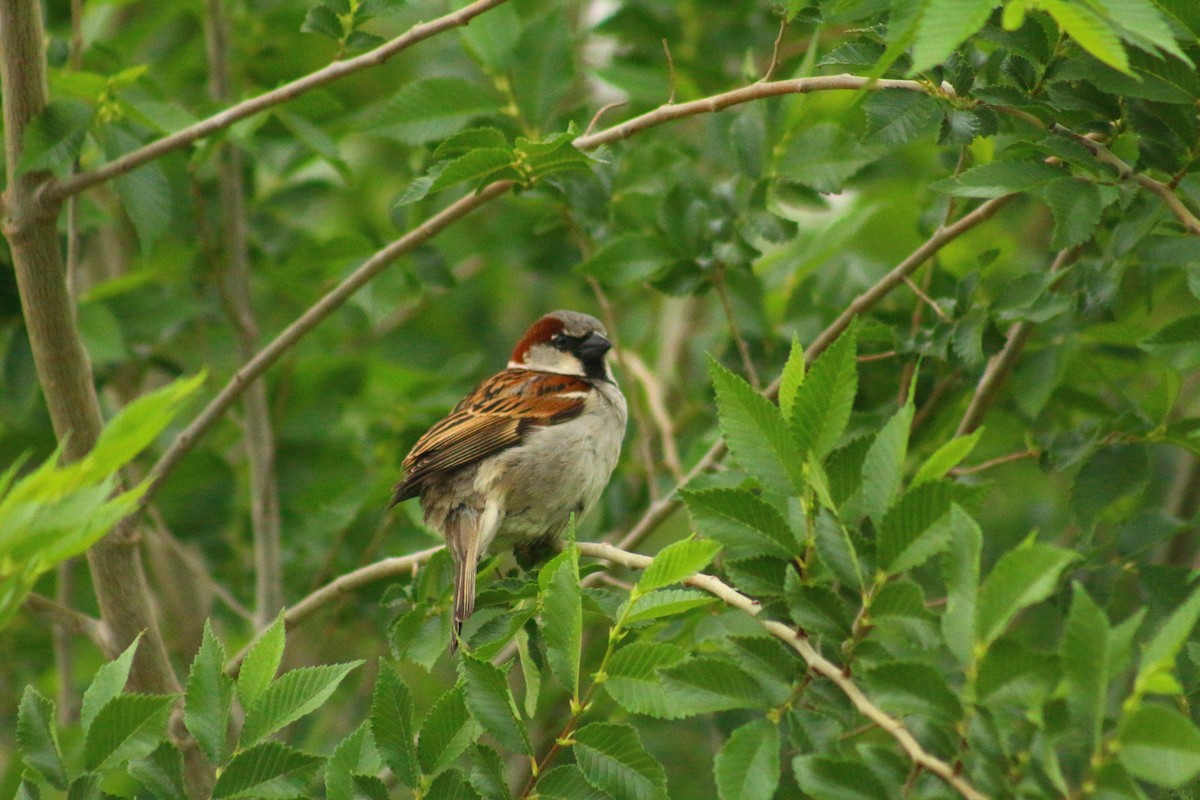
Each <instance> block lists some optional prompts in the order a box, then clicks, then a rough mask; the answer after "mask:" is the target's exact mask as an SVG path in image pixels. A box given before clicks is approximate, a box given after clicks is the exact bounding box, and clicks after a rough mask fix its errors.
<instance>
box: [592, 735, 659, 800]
mask: <svg viewBox="0 0 1200 800" xmlns="http://www.w3.org/2000/svg"><path fill="white" fill-rule="evenodd" d="M573 738H574V740H575V744H574V747H573V748H572V749H573V750H574V752H575V763H576V764H578V765H579V769H580V771H581V772H582V773H583V777H584V778H585V779H586V780H587V782H588V783H590V784H591V785H592V786H594V787H596V788H597V789H599V790H600V791H602V792H605V793H606V794H608V795H610V796H611V797H612V798H613V800H667V776H666V774H665V773H664V772H663V768H662V767H661V766H660V765H659V763H658V762H657V761H655V760H654V758H653V757H652V756H651V755H650V754H649V753H647V752H646V749H645V748H644V747H643V746H642V742H641V740H640V739H639V738H638V735H637V731H635V730H634V729H633V728H631V727H630V726H628V725H620V724H613V723H609V722H593V723H591V724H590V725H585V726H584V727H582V728H580V729H579V730H578V731H576V732H575V735H574V737H573Z"/></svg>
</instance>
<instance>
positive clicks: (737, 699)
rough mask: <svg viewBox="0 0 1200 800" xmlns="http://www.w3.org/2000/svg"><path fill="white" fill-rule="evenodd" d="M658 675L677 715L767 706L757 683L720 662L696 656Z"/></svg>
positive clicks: (719, 659)
mask: <svg viewBox="0 0 1200 800" xmlns="http://www.w3.org/2000/svg"><path fill="white" fill-rule="evenodd" d="M661 675H662V680H663V682H662V686H663V689H664V690H665V691H667V692H669V693H670V694H671V695H673V696H674V697H675V698H676V702H677V703H678V704H679V706H680V708H679V712H678V713H679V714H680V715H686V716H692V715H695V714H709V713H712V712H714V711H725V710H728V709H732V708H766V707H767V706H768V705H770V701H769V698H767V697H766V695H765V694H764V693H763V690H762V687H761V686H759V685H758V682H757V681H755V680H754V679H753V678H752V677H750V676H749V675H747V674H746V672H745V671H744V670H743V669H742V668H741V667H739V666H738V665H737V664H736V663H734V662H732V661H729V660H727V659H724V658H719V657H715V656H711V657H710V656H699V657H696V658H692V659H689V660H688V661H685V662H683V663H682V664H679V665H677V666H674V667H670V668H668V669H664V670H663V671H662V673H661Z"/></svg>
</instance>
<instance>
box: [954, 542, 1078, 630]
mask: <svg viewBox="0 0 1200 800" xmlns="http://www.w3.org/2000/svg"><path fill="white" fill-rule="evenodd" d="M1078 559H1079V554H1078V553H1074V552H1071V551H1070V550H1064V549H1062V548H1061V547H1055V546H1054V545H1049V544H1038V543H1035V542H1034V541H1032V539H1027V540H1026V541H1025V542H1023V543H1022V544H1021V546H1020V547H1018V548H1016V549H1015V550H1010V551H1009V552H1007V553H1005V554H1004V555H1003V556H1001V558H1000V560H999V561H997V562H996V566H995V567H993V568H992V571H991V572H990V573H988V576H987V578H986V579H985V580H984V582H983V587H982V588H981V589H980V590H979V604H978V607H977V610H976V622H975V626H976V629H975V641H976V642H977V646H978V647H982V648H984V649H986V648H987V647H989V646H990V645H991V643H992V642H994V641H995V640H996V639H997V638H999V636H1000V634H1002V633H1003V632H1004V629H1005V628H1007V627H1008V624H1009V623H1010V622H1011V621H1012V619H1013V617H1015V616H1016V615H1017V614H1018V613H1019V612H1020V611H1021V610H1022V609H1024V608H1026V607H1028V606H1031V605H1033V604H1034V603H1040V602H1041V601H1042V600H1045V599H1046V598H1047V597H1049V596H1050V595H1051V594H1052V593H1053V592H1054V590H1055V589H1056V588H1057V586H1058V579H1059V576H1061V575H1062V573H1063V571H1064V570H1066V568H1067V567H1069V566H1070V565H1071V564H1072V563H1074V562H1075V561H1077V560H1078Z"/></svg>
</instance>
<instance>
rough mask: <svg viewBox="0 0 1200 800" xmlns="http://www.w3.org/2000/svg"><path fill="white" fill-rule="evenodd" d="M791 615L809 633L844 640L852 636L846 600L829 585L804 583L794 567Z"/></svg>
mask: <svg viewBox="0 0 1200 800" xmlns="http://www.w3.org/2000/svg"><path fill="white" fill-rule="evenodd" d="M785 583H786V584H787V595H786V596H787V601H788V614H789V616H790V617H791V618H792V622H794V623H796V624H797V625H799V626H800V627H801V628H803V629H804V631H805V632H806V633H808V634H809V635H810V636H811V635H814V634H815V635H818V636H831V637H834V638H836V639H839V640H840V639H845V638H846V637H847V636H849V635H850V624H851V623H850V618H849V615H848V614H847V610H846V602H845V601H844V600H843V599H842V598H841V597H839V596H838V595H837V593H836V592H834V591H833V590H832V589H830V588H829V587H828V586H820V585H815V584H805V583H802V582H801V579H800V576H799V574H798V573H796V572H795V571H794V570H788V573H787V578H785Z"/></svg>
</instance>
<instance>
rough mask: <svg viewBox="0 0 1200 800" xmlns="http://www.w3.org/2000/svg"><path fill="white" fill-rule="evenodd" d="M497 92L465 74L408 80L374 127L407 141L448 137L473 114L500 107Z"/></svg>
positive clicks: (375, 122)
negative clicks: (467, 79)
mask: <svg viewBox="0 0 1200 800" xmlns="http://www.w3.org/2000/svg"><path fill="white" fill-rule="evenodd" d="M499 107H500V104H499V101H498V100H497V98H496V96H495V95H494V94H493V93H492V92H491V91H490V90H489V89H486V88H484V87H483V86H480V85H479V84H476V83H472V82H470V81H465V80H463V79H462V78H427V79H425V80H422V81H415V82H413V83H408V84H405V86H404V87H403V88H401V89H400V91H398V92H396V95H395V96H394V97H393V98H392V99H391V101H390V102H389V103H388V104H387V107H386V109H385V110H384V111H383V113H382V114H380V115H379V116H378V117H377V118H376V119H375V120H374V126H373V127H374V128H375V129H376V130H377V131H379V132H381V133H384V134H387V135H390V136H393V137H395V138H397V139H399V140H400V141H401V142H403V143H405V144H423V143H425V142H430V141H434V140H437V139H444V138H445V137H447V136H449V135H450V134H452V133H454V132H455V131H456V130H458V129H459V128H460V127H461V126H462V124H463V123H464V122H466V121H468V120H470V119H472V118H475V117H480V116H484V115H487V114H491V113H493V112H495V111H498V110H499Z"/></svg>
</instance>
